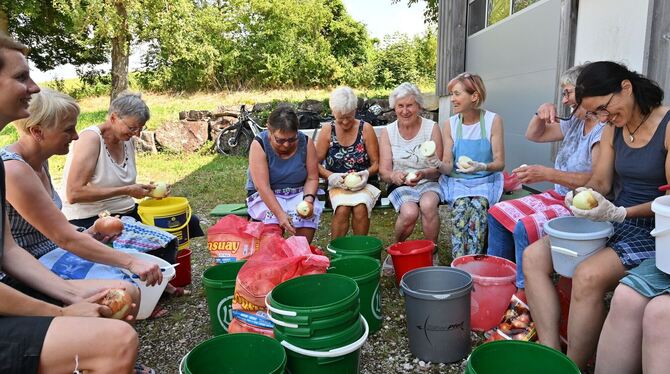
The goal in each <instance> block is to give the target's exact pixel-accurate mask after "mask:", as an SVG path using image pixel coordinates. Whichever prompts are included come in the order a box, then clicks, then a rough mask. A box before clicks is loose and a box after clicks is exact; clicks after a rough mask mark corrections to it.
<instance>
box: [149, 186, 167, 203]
mask: <svg viewBox="0 0 670 374" xmlns="http://www.w3.org/2000/svg"><path fill="white" fill-rule="evenodd" d="M152 184H153V183H152ZM153 185H154V186H155V187H154V189H153V190H151V192H149V196H151V197H153V198H156V199H162V198H164V197H165V196H167V194H168V184H167V183H165V182H157V183H156V184H153Z"/></svg>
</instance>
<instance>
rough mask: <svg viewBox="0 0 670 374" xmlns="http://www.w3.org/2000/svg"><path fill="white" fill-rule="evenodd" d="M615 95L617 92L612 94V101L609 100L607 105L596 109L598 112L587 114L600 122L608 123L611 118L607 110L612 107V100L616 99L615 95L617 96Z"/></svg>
mask: <svg viewBox="0 0 670 374" xmlns="http://www.w3.org/2000/svg"><path fill="white" fill-rule="evenodd" d="M615 94H616V92H615V93H612V96H610V99H609V100H607V103H605V105H601V106H599V107H598V108H596V110H595V111H593V112H586V114H587V115H591V116H594V117H596V118H598V120H599V121H600V122H607V120H609V118H610V111H609V110H607V107H608V106H609V105H610V103H611V102H612V98H614V95H615Z"/></svg>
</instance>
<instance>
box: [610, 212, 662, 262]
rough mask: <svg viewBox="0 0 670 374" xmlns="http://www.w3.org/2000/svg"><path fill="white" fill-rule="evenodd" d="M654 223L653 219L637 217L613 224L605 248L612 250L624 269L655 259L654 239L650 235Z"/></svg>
mask: <svg viewBox="0 0 670 374" xmlns="http://www.w3.org/2000/svg"><path fill="white" fill-rule="evenodd" d="M654 222H655V221H654V218H653V217H639V218H628V219H626V220H624V221H623V222H621V223H617V222H615V223H614V234H613V235H612V236H611V237H610V238H609V240H608V241H607V246H608V247H611V248H612V249H614V252H616V254H617V255H618V256H619V259H620V260H621V263H622V264H623V266H625V267H626V269H631V268H633V267H635V266H637V265H639V264H640V263H641V262H642V261H644V260H646V259H649V258H655V257H656V239H655V238H654V237H653V236H651V234H650V233H651V230H653V229H654V225H655V223H654Z"/></svg>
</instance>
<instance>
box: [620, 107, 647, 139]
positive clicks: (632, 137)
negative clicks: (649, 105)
mask: <svg viewBox="0 0 670 374" xmlns="http://www.w3.org/2000/svg"><path fill="white" fill-rule="evenodd" d="M650 114H651V113H648V114H647V115H645V116H644V118H642V121H640V124H639V125H637V127H636V128H635V130H633V132H630V129H629V128H628V124H626V130H628V139H630V142H631V143H635V133H636V132H637V130H639V129H640V126H642V124H643V123H644V122H645V121H646V120H647V118H649V115H650Z"/></svg>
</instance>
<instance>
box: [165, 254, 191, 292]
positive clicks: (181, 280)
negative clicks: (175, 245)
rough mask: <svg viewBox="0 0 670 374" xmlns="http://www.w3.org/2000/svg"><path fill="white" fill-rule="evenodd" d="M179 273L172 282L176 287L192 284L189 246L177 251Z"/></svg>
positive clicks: (176, 268) (177, 269)
mask: <svg viewBox="0 0 670 374" xmlns="http://www.w3.org/2000/svg"><path fill="white" fill-rule="evenodd" d="M177 263H178V264H179V265H177V267H175V270H176V271H177V275H176V276H175V277H174V279H173V280H171V281H170V284H171V285H173V286H175V287H184V286H188V285H189V284H191V250H190V249H189V248H186V249H182V250H180V251H179V252H177Z"/></svg>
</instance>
